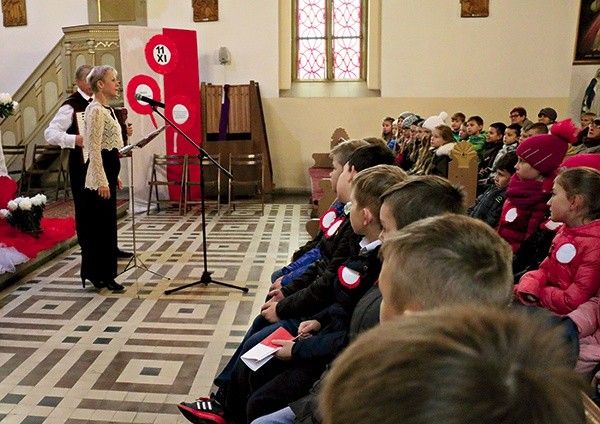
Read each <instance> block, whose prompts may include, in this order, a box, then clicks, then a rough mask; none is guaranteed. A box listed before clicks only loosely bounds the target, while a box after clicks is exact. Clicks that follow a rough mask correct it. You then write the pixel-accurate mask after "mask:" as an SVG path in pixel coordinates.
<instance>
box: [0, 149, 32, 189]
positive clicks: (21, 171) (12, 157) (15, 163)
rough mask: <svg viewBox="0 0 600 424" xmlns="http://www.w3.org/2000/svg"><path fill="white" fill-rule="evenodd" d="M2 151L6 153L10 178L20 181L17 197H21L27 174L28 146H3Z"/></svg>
mask: <svg viewBox="0 0 600 424" xmlns="http://www.w3.org/2000/svg"><path fill="white" fill-rule="evenodd" d="M2 151H3V152H4V158H5V160H6V167H7V168H8V176H9V177H11V178H12V179H13V180H15V181H18V184H19V189H18V190H19V191H18V192H17V195H18V196H20V195H21V192H22V191H23V180H24V178H25V174H26V172H27V171H26V170H25V163H26V162H27V145H24V146H2Z"/></svg>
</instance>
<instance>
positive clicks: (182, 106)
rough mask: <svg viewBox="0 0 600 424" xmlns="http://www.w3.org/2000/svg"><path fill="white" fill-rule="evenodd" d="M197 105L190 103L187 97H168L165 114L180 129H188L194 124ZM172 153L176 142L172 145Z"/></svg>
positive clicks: (174, 150) (174, 151)
mask: <svg viewBox="0 0 600 424" xmlns="http://www.w3.org/2000/svg"><path fill="white" fill-rule="evenodd" d="M196 109H197V106H196V105H195V104H194V103H192V102H191V101H190V99H189V97H186V96H173V97H169V104H167V105H166V109H165V114H166V116H167V118H169V119H170V120H172V121H173V122H174V123H175V124H176V125H177V126H178V127H179V128H180V129H181V130H182V131H185V130H188V129H190V128H192V127H193V126H194V125H195V122H194V121H195V119H194V116H197V113H196ZM173 153H175V154H177V143H176V142H175V144H174V145H173Z"/></svg>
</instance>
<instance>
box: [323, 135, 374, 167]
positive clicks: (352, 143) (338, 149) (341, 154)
mask: <svg viewBox="0 0 600 424" xmlns="http://www.w3.org/2000/svg"><path fill="white" fill-rule="evenodd" d="M368 145H369V142H368V141H366V140H364V139H362V138H355V139H353V140H346V141H343V142H341V143H340V144H338V145H336V146H335V147H334V148H333V149H331V152H330V153H329V157H330V158H331V159H333V160H335V161H336V162H337V163H339V164H340V165H342V166H344V165H345V164H346V162H348V159H349V158H350V156H351V155H352V153H354V151H355V150H356V149H358V148H359V147H363V146H368Z"/></svg>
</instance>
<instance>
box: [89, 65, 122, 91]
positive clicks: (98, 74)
mask: <svg viewBox="0 0 600 424" xmlns="http://www.w3.org/2000/svg"><path fill="white" fill-rule="evenodd" d="M108 71H112V72H113V73H114V74H115V77H116V76H117V70H116V69H115V68H113V67H112V66H110V65H100V66H96V67H95V68H94V69H92V70H91V71H90V73H89V74H88V76H87V82H88V84H89V85H90V87H91V88H92V91H93V92H94V93H97V92H98V91H100V88H99V87H98V81H102V80H103V79H104V77H105V76H106V73H107V72H108Z"/></svg>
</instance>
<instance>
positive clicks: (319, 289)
mask: <svg viewBox="0 0 600 424" xmlns="http://www.w3.org/2000/svg"><path fill="white" fill-rule="evenodd" d="M509 116H510V122H509V123H508V124H505V123H502V122H494V123H492V124H491V125H489V126H488V127H487V130H484V121H483V119H482V118H481V117H480V116H478V115H473V116H470V117H468V118H467V116H466V115H465V114H463V113H462V112H457V113H454V114H453V115H452V116H451V117H450V120H451V123H450V125H447V124H446V120H447V119H448V114H447V113H446V112H441V113H440V114H438V115H434V116H430V117H429V118H427V119H423V118H421V117H420V116H418V115H417V114H415V113H412V112H403V113H401V114H400V115H399V116H398V118H397V119H394V118H392V117H386V118H384V119H383V121H382V134H381V138H380V139H373V138H369V139H361V140H349V141H343V142H341V143H340V144H338V145H337V146H336V147H334V148H333V149H332V152H331V158H332V162H333V170H332V172H331V175H330V176H331V184H332V188H333V190H334V191H335V192H336V195H337V200H336V202H335V203H334V204H333V205H332V206H331V208H330V209H329V210H328V211H327V212H325V214H324V215H323V216H322V217H321V220H320V227H321V231H320V232H319V234H318V235H317V236H316V237H315V238H314V239H313V240H311V241H310V242H309V243H307V244H306V245H305V246H303V247H302V248H300V249H299V250H298V251H297V252H296V253H295V254H294V255H293V258H292V259H293V261H292V262H291V263H290V264H288V265H287V266H285V267H283V268H281V269H279V270H276V271H275V272H274V273H273V276H272V286H271V289H270V291H269V293H268V297H267V301H266V302H265V303H264V305H263V306H262V307H261V310H260V314H259V315H258V316H257V317H256V319H255V320H254V322H253V323H252V325H251V327H250V328H249V330H248V332H247V333H246V336H245V337H244V339H243V341H242V342H241V343H240V345H239V347H238V349H237V350H236V352H235V353H234V355H233V356H232V357H231V359H230V360H229V362H228V363H227V365H226V366H225V368H224V369H223V370H222V372H221V373H220V374H219V375H218V376H217V378H216V379H215V382H214V383H215V385H216V387H217V388H218V390H217V392H216V393H214V394H212V395H211V396H210V397H202V398H199V399H198V400H196V401H192V402H182V403H180V404H179V405H178V408H179V410H180V411H181V413H182V414H183V415H184V416H185V417H186V418H188V420H190V421H191V422H195V423H220V424H228V423H235V424H245V423H253V424H282V423H289V424H292V423H320V422H325V423H332V424H333V423H347V422H356V423H369V422H381V423H386V422H390V423H392V422H411V423H425V422H438V421H439V422H468V423H471V422H472V423H475V422H490V423H491V422H539V423H551V422H552V423H563V422H564V423H583V422H585V418H584V414H583V404H582V400H581V397H580V395H579V391H580V390H588V389H587V388H586V385H585V384H584V381H585V380H584V379H582V378H581V377H580V376H584V377H585V379H587V382H588V383H592V382H593V384H596V383H597V382H600V309H599V304H600V301H599V299H600V293H599V291H600V154H598V153H597V152H596V151H595V150H594V148H595V146H596V145H598V146H600V120H597V119H596V116H595V115H592V114H589V113H587V114H584V115H582V117H581V122H582V125H583V126H584V128H582V129H580V130H577V128H576V127H575V125H574V124H573V122H572V121H571V120H564V121H559V122H557V113H556V111H555V110H554V109H552V108H550V107H545V108H542V109H541V110H540V112H539V113H538V122H537V123H533V122H531V121H530V120H529V119H528V118H527V111H526V110H525V109H524V108H522V107H515V108H513V109H512V110H511V111H510V115H509ZM596 138H597V139H598V140H597V141H595V139H596ZM461 141H466V142H468V143H470V144H471V145H472V146H473V149H474V150H475V151H476V152H477V156H478V163H479V166H478V173H479V174H478V177H479V184H478V194H479V195H478V196H477V199H476V201H475V203H474V204H473V205H465V204H464V201H465V200H464V199H465V196H464V193H463V191H462V189H461V188H460V187H457V186H454V185H452V184H451V183H450V182H449V181H448V180H447V177H448V168H449V163H450V162H451V161H452V157H451V152H452V149H453V148H454V147H455V146H456V143H458V142H461ZM595 143H597V144H595ZM599 153H600V152H599ZM466 206H469V208H468V210H467V209H466ZM521 309H523V311H521ZM533 311H536V312H539V311H545V312H543V313H541V314H540V313H528V312H533ZM408 312H410V314H408ZM380 321H382V322H384V323H382V324H379V322H380ZM373 327H374V328H373ZM552 327H557V328H555V329H553V328H552ZM280 328H283V329H285V330H287V332H289V334H290V338H292V337H293V339H292V340H290V339H289V338H286V339H283V338H282V339H275V340H272V341H271V343H272V344H273V345H274V346H277V347H278V348H279V350H277V351H276V352H275V353H274V357H273V359H271V360H270V361H268V362H266V364H264V365H263V366H262V367H259V368H257V369H250V367H248V366H247V365H246V363H245V362H244V361H243V360H242V359H243V358H242V355H244V354H245V353H246V352H248V351H249V350H250V349H252V348H253V347H255V346H256V345H257V344H259V343H260V342H261V341H263V340H264V339H265V338H266V337H268V336H269V335H270V334H272V333H273V332H274V331H275V330H278V329H280ZM363 333H364V334H363ZM577 340H579V344H580V348H579V347H578V343H577ZM347 346H348V347H347ZM576 355H578V358H579V359H578V361H577V365H575V361H574V357H575V356H576ZM330 368H331V369H330ZM577 373H579V376H578V375H577ZM492 392H493V394H492V395H491V394H490V393H492ZM589 393H590V395H592V396H594V392H593V391H589ZM531 397H534V398H535V400H533V399H532V398H531ZM468 405H470V406H468ZM458 410H460V415H458V412H457V411H458ZM374 417H376V418H374Z"/></svg>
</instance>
